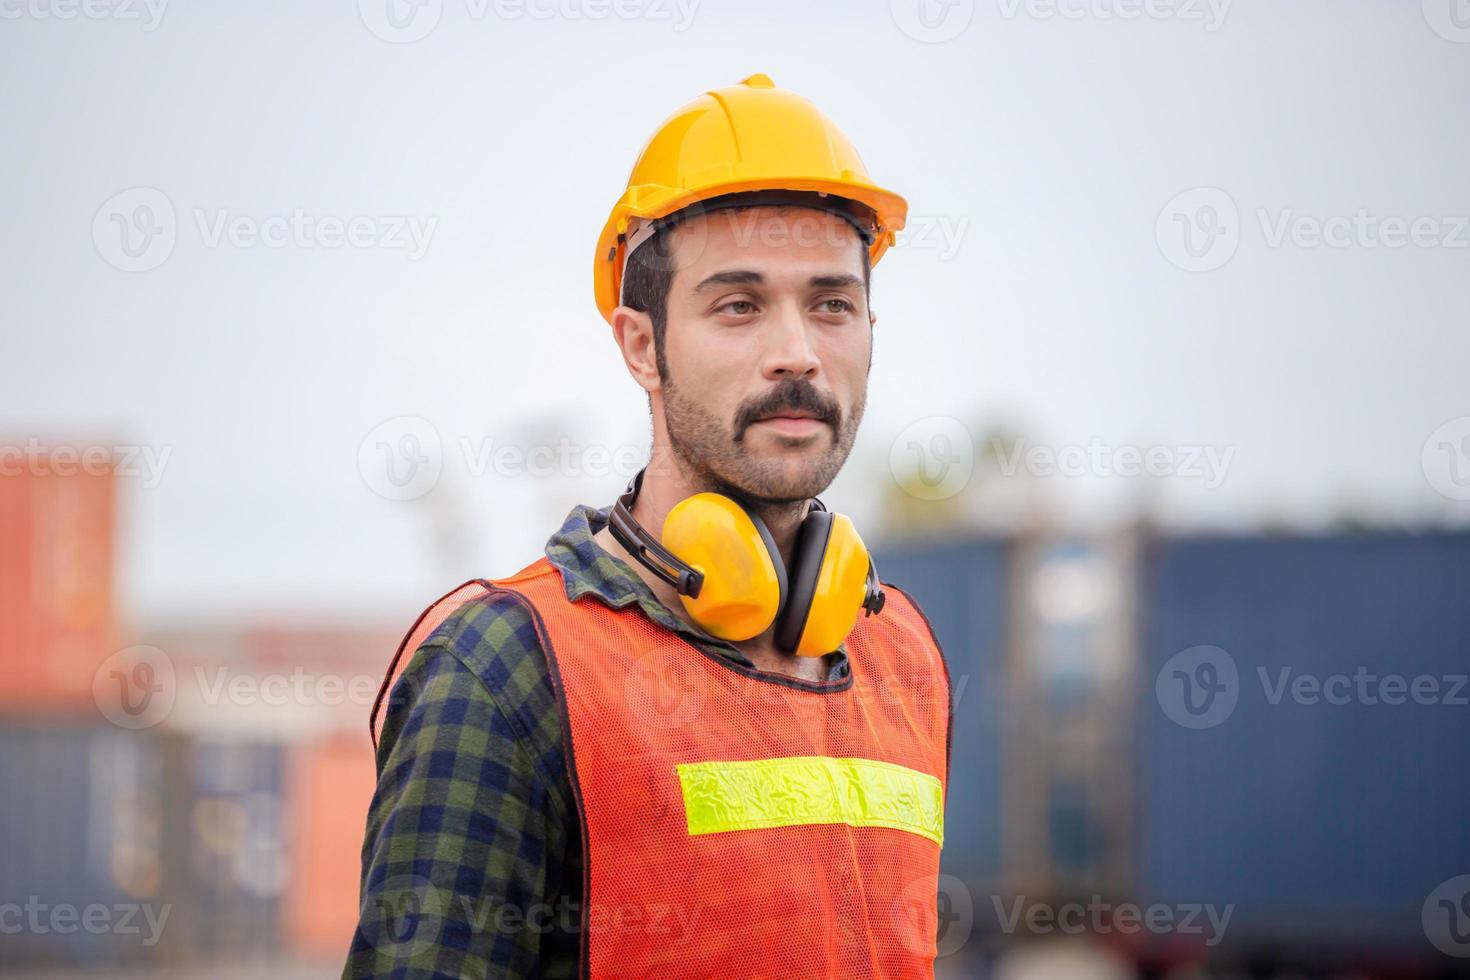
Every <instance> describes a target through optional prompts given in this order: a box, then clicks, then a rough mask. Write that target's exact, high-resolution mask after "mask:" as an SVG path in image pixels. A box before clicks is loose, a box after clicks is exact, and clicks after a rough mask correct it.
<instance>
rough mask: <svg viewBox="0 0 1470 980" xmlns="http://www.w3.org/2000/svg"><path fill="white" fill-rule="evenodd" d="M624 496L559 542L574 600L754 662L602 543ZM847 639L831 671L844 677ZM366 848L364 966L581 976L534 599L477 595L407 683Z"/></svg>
mask: <svg viewBox="0 0 1470 980" xmlns="http://www.w3.org/2000/svg"><path fill="white" fill-rule="evenodd" d="M610 510H611V508H610V507H604V508H601V509H600V510H599V509H594V508H592V507H587V506H577V507H574V508H573V509H572V511H571V513H570V514H568V516H567V519H566V522H565V523H564V524H563V525H562V527H561V529H560V530H559V531H557V532H556V533H555V534H554V535H552V537H551V539H550V540H549V541H548V542H547V545H546V555H547V557H548V558H549V559H550V561H551V562H552V564H554V565H555V566H556V567H557V568H558V569H559V570H560V572H561V575H562V580H563V583H564V585H565V588H566V594H567V599H568V600H570V601H572V602H579V601H589V599H590V600H591V601H598V602H602V603H604V604H606V605H607V606H609V607H612V608H615V609H621V608H624V607H626V606H630V605H635V604H636V605H637V607H638V608H639V610H640V611H641V612H642V613H643V614H644V615H646V616H648V617H649V618H650V619H652V620H653V621H654V622H656V623H658V624H659V625H660V626H664V627H666V628H668V629H671V630H675V631H677V632H679V633H681V634H683V635H684V636H685V637H687V638H688V639H689V640H690V642H692V643H694V644H696V645H697V646H699V647H701V648H703V649H705V650H708V651H711V652H714V653H718V654H720V655H722V656H725V657H728V658H730V659H731V660H733V661H735V662H737V663H739V664H741V665H742V666H745V667H753V664H752V663H751V662H750V660H749V659H748V658H746V657H745V656H744V655H743V654H742V653H740V651H739V650H738V649H737V648H736V647H735V646H734V645H732V644H730V643H727V642H724V641H721V640H717V639H715V638H713V637H710V636H708V635H707V634H705V633H703V632H701V631H700V630H699V629H697V628H696V627H694V626H691V625H690V624H688V623H686V622H684V621H683V620H682V619H680V618H679V617H678V616H675V615H674V614H673V613H672V612H671V611H670V610H669V609H668V608H667V607H665V606H664V605H663V604H662V603H661V602H660V601H659V600H658V598H657V597H655V596H654V594H653V592H652V591H651V590H650V589H649V588H648V586H647V584H645V583H644V581H643V580H642V579H641V578H639V577H638V575H637V574H636V573H635V572H634V571H633V570H632V569H631V568H630V567H629V566H628V565H627V564H626V563H625V562H623V561H622V560H621V559H618V558H614V557H613V556H612V555H610V554H608V553H607V552H606V551H604V550H603V549H602V547H601V546H600V545H599V544H598V543H597V542H595V541H594V540H593V539H592V535H593V534H595V533H596V532H597V531H598V530H599V529H601V528H602V527H603V526H604V525H605V524H606V523H607V519H608V514H609V512H610ZM848 670H849V666H848V660H847V652H846V648H845V646H842V647H839V648H838V649H837V650H836V651H835V652H834V653H833V654H829V655H828V678H829V679H831V680H837V679H840V678H842V677H845V676H846V675H847V673H848ZM386 711H387V714H386V717H385V720H384V724H383V730H382V735H381V739H380V742H379V745H378V756H377V768H378V787H377V791H376V792H375V793H374V795H373V801H372V806H371V808H370V810H369V813H368V820H367V833H366V837H365V839H364V842H363V850H362V886H361V897H362V915H361V918H360V920H359V922H358V927H357V930H356V932H355V933H354V935H353V939H352V948H351V951H350V953H349V955H348V959H347V964H346V966H345V968H344V970H343V973H342V976H343V977H344V978H355V977H392V978H403V980H409V978H419V977H489V976H495V977H572V976H575V975H576V973H577V968H578V963H579V952H580V951H579V946H580V938H581V937H580V927H581V905H582V900H583V896H582V863H583V854H582V839H581V823H580V820H579V817H578V813H577V809H576V803H575V801H574V799H573V796H572V788H571V781H570V778H569V774H568V771H567V758H566V752H565V746H564V745H563V740H564V736H563V733H562V719H561V709H560V707H559V705H558V704H557V700H556V696H555V694H554V693H553V690H552V686H551V678H550V673H549V667H548V664H547V659H546V656H545V654H544V652H543V651H542V649H541V643H540V640H539V639H538V637H537V634H536V630H535V627H534V625H533V624H532V622H531V619H530V617H529V614H528V613H527V612H526V610H525V608H524V607H523V606H522V605H521V604H520V603H518V602H515V601H513V600H509V599H507V598H506V597H504V596H500V595H493V594H492V595H489V596H485V597H483V598H481V599H478V600H476V601H473V602H469V603H466V604H465V605H464V606H462V607H460V608H459V609H458V610H456V611H455V612H454V613H453V614H451V615H450V616H449V618H447V619H446V620H445V621H444V622H443V623H442V624H441V625H440V626H439V628H438V629H436V630H435V631H434V632H433V633H432V634H430V636H429V637H428V638H427V639H425V640H424V642H423V643H422V644H421V645H420V646H419V648H418V649H417V650H416V651H414V653H413V657H412V659H411V661H410V662H409V664H408V666H407V668H405V670H404V672H403V675H402V676H401V677H400V678H399V679H398V681H397V682H396V683H395V684H394V687H393V691H392V694H391V696H390V699H389V701H388V704H387V705H386Z"/></svg>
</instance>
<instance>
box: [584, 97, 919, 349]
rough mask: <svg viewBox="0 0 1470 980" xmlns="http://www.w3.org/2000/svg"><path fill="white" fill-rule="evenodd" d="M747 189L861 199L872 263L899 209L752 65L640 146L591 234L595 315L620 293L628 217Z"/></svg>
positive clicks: (801, 106)
mask: <svg viewBox="0 0 1470 980" xmlns="http://www.w3.org/2000/svg"><path fill="white" fill-rule="evenodd" d="M749 191H802V192H813V191H815V192H817V193H820V194H825V195H831V196H832V197H834V198H839V199H843V200H846V201H853V202H856V203H857V204H859V205H862V206H863V207H864V208H866V209H867V211H869V212H871V216H870V220H871V239H870V241H869V244H868V254H869V256H870V259H871V261H872V262H873V263H875V264H876V263H877V261H878V259H879V258H880V257H881V256H882V255H883V253H884V252H886V251H887V250H888V246H889V245H891V244H893V240H894V233H895V232H897V231H898V230H899V229H901V228H902V227H903V223H904V217H905V215H906V214H907V212H908V202H906V201H905V200H904V199H903V198H902V197H900V196H899V195H897V194H895V193H893V192H892V191H887V190H884V189H883V188H881V187H879V186H878V185H877V184H874V183H873V182H872V181H871V180H869V179H868V172H867V169H866V168H865V167H864V166H863V161H862V159H861V158H860V157H859V156H858V154H857V150H855V149H853V147H852V144H851V143H849V142H848V140H847V137H846V136H844V135H843V134H842V131H841V130H840V129H838V128H837V126H836V125H835V124H834V123H833V122H832V120H830V119H828V118H827V117H826V116H825V115H823V114H822V112H821V110H819V109H818V108H817V107H816V106H814V105H812V104H811V103H810V102H808V101H807V100H806V99H804V98H802V97H801V96H799V95H797V94H795V93H794V92H788V91H786V90H784V89H778V88H776V84H775V83H774V82H772V81H771V79H770V78H769V77H768V76H766V75H751V76H750V77H749V78H747V79H745V80H744V81H742V82H741V83H740V84H739V85H732V86H730V87H729V88H721V89H715V90H714V91H711V92H706V93H705V94H704V95H701V96H700V97H699V98H697V99H695V100H694V101H693V102H690V103H689V104H688V105H686V106H684V107H683V108H682V109H679V110H678V111H677V112H675V113H674V114H673V115H672V116H670V117H669V118H668V119H667V120H665V121H664V124H663V125H662V126H660V127H659V128H658V131H657V132H656V133H654V134H653V138H652V139H650V140H649V141H648V145H647V146H645V147H644V148H643V152H642V153H640V154H639V156H638V162H637V163H635V164H634V165H633V172H632V173H631V174H630V175H629V177H628V189H627V191H625V192H624V194H623V196H622V198H620V199H619V200H618V203H617V204H616V205H614V206H613V209H612V214H610V215H609V216H608V219H607V225H606V227H604V228H603V229H602V235H601V236H600V237H599V238H598V240H597V256H596V259H595V262H594V267H593V273H592V275H593V285H594V288H595V290H596V294H597V308H598V309H599V310H601V311H602V316H603V318H604V319H606V320H607V321H608V322H609V323H611V322H612V312H613V310H614V309H616V308H617V306H618V304H619V302H620V297H621V295H622V278H623V263H624V261H625V260H626V257H627V250H628V242H627V237H628V234H629V228H630V225H631V224H633V223H634V222H635V221H638V220H639V219H643V221H652V220H655V219H658V218H663V217H667V216H668V215H671V214H673V213H674V212H676V211H679V210H682V209H683V208H686V207H689V206H690V205H692V204H698V203H702V202H709V201H711V200H713V199H714V198H719V197H723V196H724V195H727V194H736V193H744V192H749Z"/></svg>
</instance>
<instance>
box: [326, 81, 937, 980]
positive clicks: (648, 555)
mask: <svg viewBox="0 0 1470 980" xmlns="http://www.w3.org/2000/svg"><path fill="white" fill-rule="evenodd" d="M904 210H905V205H904V202H903V200H902V198H899V197H898V196H897V195H894V194H892V193H890V192H888V191H884V190H882V189H881V188H879V187H877V186H876V185H874V184H872V183H871V182H870V181H869V180H868V179H867V176H866V174H865V172H864V168H863V165H862V162H861V160H859V158H858V157H857V154H856V153H855V152H854V151H853V149H852V147H851V146H850V145H849V144H848V142H847V140H846V138H845V137H844V136H843V135H842V134H841V132H840V131H838V130H837V128H836V127H835V125H833V124H832V123H831V122H830V121H829V120H828V119H826V117H825V116H823V115H822V114H821V113H820V112H818V111H817V110H816V108H815V107H813V106H812V105H811V104H810V103H809V102H807V101H806V100H804V99H801V98H800V97H798V96H795V95H793V94H791V93H789V92H784V91H782V90H780V89H777V88H775V87H774V85H773V84H772V83H771V81H770V79H769V78H766V77H765V76H763V75H755V76H752V77H751V78H748V79H746V80H745V81H744V82H742V83H741V84H740V85H737V86H733V87H730V88H726V89H720V90H717V91H714V92H710V93H707V94H706V95H705V96H702V97H701V98H700V99H697V100H695V101H694V102H692V103H690V104H689V105H687V106H685V107H684V108H683V109H681V110H680V111H679V112H677V113H675V115H674V116H672V117H670V119H669V120H668V121H667V122H666V123H665V124H664V125H663V127H661V128H660V130H659V131H658V132H657V133H656V134H655V135H654V137H653V139H652V140H651V141H650V142H649V144H648V146H647V147H645V149H644V151H643V154H642V155H641V156H640V158H639V161H638V163H637V165H636V166H635V168H634V171H633V174H632V176H631V177H630V180H629V187H628V191H627V193H626V194H625V195H624V197H623V199H622V200H621V201H620V202H619V203H618V205H617V206H616V207H615V208H614V210H613V213H612V215H611V217H610V218H609V221H608V226H607V229H606V230H605V231H604V233H603V236H602V239H601V241H600V242H599V245H598V251H597V256H596V266H595V283H596V288H597V300H598V306H599V309H600V310H601V311H602V313H603V315H604V317H605V318H606V319H607V320H608V322H609V323H610V324H611V326H612V332H613V336H614V338H615V340H616V341H617V343H618V345H619V348H620V349H621V352H622V354H623V359H624V362H625V364H626V366H627V369H628V372H629V374H631V375H632V377H633V379H634V380H635V381H636V382H637V383H638V384H639V385H640V386H641V387H642V388H643V389H644V390H645V391H646V392H647V393H648V396H649V404H650V408H651V411H652V415H653V446H652V452H651V458H650V463H649V465H648V467H646V468H645V470H643V471H642V472H641V473H640V474H639V476H638V477H637V478H636V479H635V481H634V484H633V485H632V486H631V487H630V488H629V492H628V493H627V494H625V495H624V496H623V497H622V498H620V500H619V503H618V505H616V506H614V507H603V508H601V509H593V508H591V507H585V506H579V507H575V508H573V510H572V512H571V513H570V514H569V515H568V517H567V520H566V523H565V524H564V525H563V526H562V528H561V530H559V531H558V532H557V533H556V534H554V535H553V536H552V537H551V539H550V541H549V542H548V544H547V547H546V555H545V557H543V558H540V559H538V560H537V561H535V562H533V563H532V564H531V565H529V566H527V567H526V568H525V569H523V570H522V571H521V572H519V573H517V574H516V575H513V576H510V577H508V578H504V579H500V580H496V581H492V582H474V583H468V584H467V585H465V586H463V587H461V588H460V589H458V590H456V591H455V592H453V593H451V594H450V595H449V596H446V597H445V598H444V599H442V600H441V601H440V602H439V603H437V604H435V606H433V607H431V609H430V610H429V611H427V612H426V614H425V616H424V617H423V618H421V620H420V622H419V623H418V624H416V626H415V628H414V629H413V630H412V631H410V634H409V636H408V637H406V638H405V641H404V645H403V647H401V648H400V650H399V655H400V657H401V656H402V655H404V654H405V653H410V652H411V653H412V658H411V660H410V661H409V663H408V665H407V667H406V668H405V669H404V670H403V673H402V675H401V676H400V677H399V678H398V680H397V681H396V683H394V684H393V686H392V696H391V698H389V700H388V702H387V705H386V707H387V711H386V714H385V716H384V722H383V726H382V731H381V738H380V741H379V746H378V760H377V761H378V772H379V784H378V790H377V794H376V796H375V797H374V800H373V804H372V809H371V813H370V815H369V818H368V825H367V836H366V841H365V843H364V847H363V909H362V919H361V922H360V923H359V927H358V930H357V933H356V935H355V937H354V941H353V946H352V951H351V955H350V958H349V960H348V963H347V967H346V970H345V973H344V975H345V976H394V977H427V976H454V977H461V976H491V975H493V976H514V977H520V976H533V975H534V976H547V977H562V976H566V977H570V976H578V975H584V976H593V977H603V976H613V975H617V976H636V977H641V976H689V977H709V976H770V977H793V976H809V977H826V976H831V977H839V976H840V977H911V976H932V972H933V958H934V955H935V934H936V929H937V913H936V893H937V876H938V861H939V848H940V845H941V842H942V833H943V827H942V810H943V792H944V784H945V781H946V780H947V777H948V765H949V734H950V716H949V715H950V712H949V680H948V675H947V672H946V669H945V666H944V663H943V659H942V656H941V654H940V651H939V649H938V646H937V644H936V643H935V642H934V639H933V635H932V632H931V631H930V630H929V628H928V624H927V622H926V621H925V620H924V618H923V616H922V614H921V613H920V612H919V611H918V609H917V607H916V606H915V605H914V604H913V602H912V600H910V599H909V598H908V597H907V596H905V595H903V594H902V593H901V592H899V591H898V590H897V589H895V588H893V587H892V586H891V585H889V586H887V588H886V589H884V588H881V587H880V586H879V581H878V578H877V575H876V570H875V569H874V567H873V564H872V562H871V560H870V559H869V558H868V556H867V553H866V551H865V550H864V549H863V546H862V542H861V539H860V538H858V536H857V534H856V532H855V531H854V530H853V529H852V526H851V522H850V521H848V520H847V518H845V517H843V516H842V515H838V514H831V513H828V512H827V511H826V510H825V508H823V507H822V506H821V504H820V503H819V502H818V501H816V500H815V498H816V495H817V494H818V493H820V492H821V491H823V490H824V489H825V488H826V487H827V486H828V485H829V484H830V482H831V480H832V479H833V477H834V476H835V475H836V474H837V472H838V470H839V469H840V468H841V466H842V464H843V462H844V461H845V460H846V458H847V455H848V452H849V451H850V449H851V447H852V443H853V439H854V437H855V435H856V433H857V428H858V424H859V422H860V421H861V419H862V414H863V408H864V402H865V395H866V389H867V376H868V371H869V369H870V367H871V364H872V350H873V347H872V342H873V324H874V323H875V321H876V318H875V317H874V316H873V314H872V313H871V311H870V310H869V306H868V294H869V278H870V277H869V272H870V265H871V263H872V262H873V261H874V260H876V259H877V258H878V257H879V256H881V255H882V253H883V251H884V250H885V249H886V247H887V246H888V245H889V244H890V243H891V241H892V239H893V233H894V231H895V230H897V229H898V228H901V227H902V224H903V218H904ZM658 528H662V529H663V530H662V533H661V534H657V533H654V532H653V531H651V530H647V529H658ZM860 614H861V615H860ZM398 662H399V658H395V665H396V664H397V663H398ZM392 669H393V668H391V667H390V672H389V673H390V677H389V679H387V680H385V682H384V689H385V691H386V690H387V689H388V686H389V683H390V681H391V680H392ZM374 715H375V717H376V709H375V712H374Z"/></svg>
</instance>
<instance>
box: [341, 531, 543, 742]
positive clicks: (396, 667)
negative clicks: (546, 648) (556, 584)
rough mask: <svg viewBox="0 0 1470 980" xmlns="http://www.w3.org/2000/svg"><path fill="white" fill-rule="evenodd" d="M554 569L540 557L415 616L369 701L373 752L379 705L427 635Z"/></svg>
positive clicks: (379, 726)
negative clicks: (467, 608)
mask: <svg viewBox="0 0 1470 980" xmlns="http://www.w3.org/2000/svg"><path fill="white" fill-rule="evenodd" d="M554 571H555V566H554V565H552V564H551V562H550V561H548V560H547V559H546V556H544V555H543V556H541V557H540V558H537V559H536V560H535V561H533V562H531V563H530V564H529V565H527V566H526V567H525V568H522V569H521V570H520V571H518V572H516V573H515V574H514V575H510V576H507V577H505V578H500V579H492V580H489V581H487V580H485V579H471V580H470V581H468V582H466V583H464V584H463V585H461V586H459V587H457V588H454V589H451V590H450V591H448V592H446V593H445V594H444V595H442V596H440V597H439V598H438V599H436V600H434V602H433V603H432V604H430V606H429V608H427V609H425V610H424V611H423V612H421V613H419V618H418V619H416V620H414V624H413V626H411V627H409V630H408V632H407V633H406V634H404V637H403V640H402V641H401V642H400V643H399V644H398V649H397V650H396V651H394V653H393V659H392V660H391V661H389V663H388V670H387V672H386V673H385V674H384V675H383V683H382V684H381V685H380V686H379V687H378V696H377V697H376V698H374V699H373V710H372V713H371V714H369V715H368V735H369V737H370V738H371V739H372V741H373V748H374V749H375V750H376V749H377V747H378V736H379V734H381V732H382V724H381V721H382V719H380V717H379V714H380V712H382V710H383V704H384V702H385V701H386V700H387V698H388V694H389V692H390V691H392V689H393V684H394V682H396V681H397V680H398V676H399V675H400V674H402V673H403V670H404V668H406V667H407V666H408V662H409V660H410V659H411V658H412V657H413V652H414V651H415V650H417V649H418V648H419V646H420V645H422V644H423V642H424V641H425V640H427V639H428V638H429V635H430V634H431V633H433V632H434V631H435V630H436V629H438V628H439V627H440V625H442V624H443V622H444V621H445V620H446V619H448V618H449V617H450V616H452V615H454V613H455V612H456V611H458V610H459V609H460V608H461V607H462V606H464V605H466V604H468V603H471V602H474V601H475V600H477V599H481V598H483V597H484V596H487V595H489V594H490V593H491V592H492V591H495V590H496V589H498V588H500V587H502V586H513V585H519V584H521V583H524V582H527V581H530V580H532V579H535V578H538V577H540V576H542V575H545V574H546V573H547V572H554Z"/></svg>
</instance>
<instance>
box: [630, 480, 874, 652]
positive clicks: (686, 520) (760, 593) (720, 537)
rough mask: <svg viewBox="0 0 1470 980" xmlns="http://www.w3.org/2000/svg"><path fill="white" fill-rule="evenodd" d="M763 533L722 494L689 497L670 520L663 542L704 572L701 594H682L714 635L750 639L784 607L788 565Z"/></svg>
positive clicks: (672, 512)
mask: <svg viewBox="0 0 1470 980" xmlns="http://www.w3.org/2000/svg"><path fill="white" fill-rule="evenodd" d="M763 532H764V528H761V527H758V526H757V524H756V522H755V521H753V520H752V519H751V516H750V515H749V514H747V513H746V512H745V509H744V508H743V507H741V506H740V504H738V503H736V502H735V501H734V500H731V499H730V498H729V497H726V496H725V495H723V494H718V493H696V494H695V495H694V496H692V497H686V498H684V499H683V500H681V501H679V502H678V503H677V504H675V505H674V507H673V509H672V510H670V511H669V515H668V517H666V518H665V519H664V530H663V534H662V536H661V537H660V539H659V540H660V541H661V542H662V543H663V546H664V547H665V548H667V549H669V551H671V552H673V553H674V554H675V555H676V556H678V558H679V559H680V560H681V561H683V562H686V563H687V564H689V565H691V566H693V567H694V568H695V569H696V570H697V571H699V572H701V573H702V574H703V575H704V584H703V586H702V587H701V588H700V590H699V595H698V596H697V597H694V598H691V597H689V596H686V595H681V596H679V599H680V600H681V601H682V602H683V603H684V608H685V609H686V610H688V611H689V615H690V616H691V617H692V618H693V619H694V621H695V622H696V623H698V624H699V625H700V627H701V628H702V629H704V630H705V631H706V632H707V633H709V634H710V635H711V636H716V637H719V638H720V639H722V640H736V641H738V640H748V639H750V638H751V637H752V636H758V635H759V634H761V633H763V632H764V631H765V630H766V628H767V627H769V626H770V625H771V623H772V622H773V621H774V620H775V618H776V614H777V613H778V612H779V611H780V609H781V601H782V599H783V598H784V595H783V593H784V591H785V583H784V579H785V575H784V569H781V568H778V566H777V564H776V561H779V558H777V559H776V560H773V557H772V554H771V552H772V550H773V548H774V546H773V545H771V544H770V542H769V539H768V535H767V534H766V533H763ZM858 600H859V601H860V602H861V600H862V596H861V595H859V597H858Z"/></svg>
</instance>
